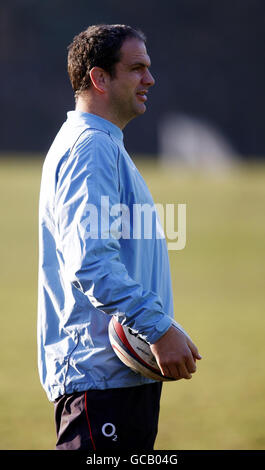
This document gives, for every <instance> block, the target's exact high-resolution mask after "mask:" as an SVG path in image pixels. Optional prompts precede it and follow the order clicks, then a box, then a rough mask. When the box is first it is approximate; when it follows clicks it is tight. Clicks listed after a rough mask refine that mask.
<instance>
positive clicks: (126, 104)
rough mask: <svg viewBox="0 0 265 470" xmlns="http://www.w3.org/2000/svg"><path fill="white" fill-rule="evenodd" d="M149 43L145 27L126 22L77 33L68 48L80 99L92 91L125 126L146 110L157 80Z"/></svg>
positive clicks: (70, 72) (70, 75)
mask: <svg viewBox="0 0 265 470" xmlns="http://www.w3.org/2000/svg"><path fill="white" fill-rule="evenodd" d="M145 43H146V38H145V36H144V34H143V33H142V32H141V31H139V30H135V29H133V28H131V27H130V26H126V25H95V26H90V27H89V28H88V29H87V30H85V31H83V32H81V33H80V34H79V35H77V36H75V38H74V40H73V42H72V44H70V46H69V48H68V50H69V52H68V73H69V77H70V80H71V83H72V87H73V89H74V92H75V97H76V99H77V100H78V99H79V98H80V97H82V96H84V95H87V93H88V94H90V95H91V94H92V95H93V99H94V102H95V101H96V102H97V106H100V105H101V104H102V105H105V108H106V110H107V111H108V113H109V114H112V115H114V117H113V119H112V120H113V122H115V119H116V121H117V122H115V123H117V124H118V125H120V126H121V127H122V126H124V125H126V124H127V122H128V121H129V120H130V119H132V118H133V117H135V116H137V115H139V114H142V113H143V112H144V111H145V109H146V108H145V105H144V102H145V101H146V99H147V97H146V93H147V92H148V88H149V87H150V86H151V85H153V84H154V79H153V77H152V75H151V74H150V72H149V67H150V58H149V56H148V55H147V52H146V47H145ZM90 98H91V96H90ZM90 103H91V100H90Z"/></svg>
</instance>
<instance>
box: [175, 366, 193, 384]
mask: <svg viewBox="0 0 265 470" xmlns="http://www.w3.org/2000/svg"><path fill="white" fill-rule="evenodd" d="M178 370H179V374H180V377H181V378H182V379H187V380H188V379H191V378H192V375H191V373H190V372H189V371H188V369H187V367H186V364H185V362H184V363H182V364H179V365H178Z"/></svg>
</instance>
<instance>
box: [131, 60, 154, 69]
mask: <svg viewBox="0 0 265 470" xmlns="http://www.w3.org/2000/svg"><path fill="white" fill-rule="evenodd" d="M128 65H129V66H130V67H135V66H140V67H147V68H149V67H150V66H151V61H150V62H148V63H144V62H133V63H131V64H128Z"/></svg>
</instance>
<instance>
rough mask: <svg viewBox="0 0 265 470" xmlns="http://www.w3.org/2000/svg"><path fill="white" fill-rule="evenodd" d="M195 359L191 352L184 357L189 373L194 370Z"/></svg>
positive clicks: (192, 372)
mask: <svg viewBox="0 0 265 470" xmlns="http://www.w3.org/2000/svg"><path fill="white" fill-rule="evenodd" d="M195 361H196V359H194V357H193V355H192V354H191V355H190V356H189V357H188V358H187V359H186V362H185V363H186V368H187V370H188V371H189V372H190V374H194V372H196V369H197V367H196V362H195Z"/></svg>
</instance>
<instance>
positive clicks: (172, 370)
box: [162, 365, 181, 380]
mask: <svg viewBox="0 0 265 470" xmlns="http://www.w3.org/2000/svg"><path fill="white" fill-rule="evenodd" d="M163 371H164V373H163V372H162V374H163V375H164V376H165V377H169V378H171V379H174V380H179V379H181V376H180V373H179V370H178V367H177V366H176V365H171V366H164V367H163Z"/></svg>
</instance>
